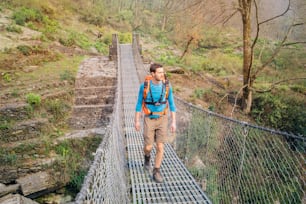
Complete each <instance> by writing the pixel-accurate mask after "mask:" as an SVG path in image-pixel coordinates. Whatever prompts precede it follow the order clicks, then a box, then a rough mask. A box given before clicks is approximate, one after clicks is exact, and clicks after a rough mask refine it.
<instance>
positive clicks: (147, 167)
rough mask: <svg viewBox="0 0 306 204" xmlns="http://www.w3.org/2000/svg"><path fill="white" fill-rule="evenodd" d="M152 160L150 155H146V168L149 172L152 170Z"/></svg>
mask: <svg viewBox="0 0 306 204" xmlns="http://www.w3.org/2000/svg"><path fill="white" fill-rule="evenodd" d="M150 158H151V156H150V155H149V156H147V155H145V161H144V168H145V170H147V171H150V170H151V164H150Z"/></svg>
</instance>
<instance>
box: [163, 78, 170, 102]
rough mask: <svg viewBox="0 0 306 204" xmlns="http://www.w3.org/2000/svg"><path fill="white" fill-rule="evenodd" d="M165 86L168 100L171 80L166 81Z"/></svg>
mask: <svg viewBox="0 0 306 204" xmlns="http://www.w3.org/2000/svg"><path fill="white" fill-rule="evenodd" d="M164 84H165V87H166V89H165V92H166V94H165V95H166V100H168V96H169V80H168V79H166V80H165V83H164Z"/></svg>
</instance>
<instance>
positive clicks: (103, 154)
mask: <svg viewBox="0 0 306 204" xmlns="http://www.w3.org/2000/svg"><path fill="white" fill-rule="evenodd" d="M140 49H141V48H140V45H139V36H138V35H134V36H133V43H132V44H119V43H118V39H117V36H116V35H114V36H113V45H112V47H111V48H110V55H111V56H110V57H111V58H112V59H113V60H114V61H116V62H117V67H118V73H117V77H118V80H117V90H116V96H115V103H114V110H113V114H112V117H111V119H110V124H109V126H108V127H107V131H106V134H105V137H104V138H103V141H102V143H101V144H100V146H99V147H98V149H97V151H96V154H95V158H94V161H93V163H92V165H91V167H90V169H89V171H88V174H87V176H86V177H85V180H84V183H83V185H82V189H81V191H80V192H79V193H78V195H77V197H76V199H75V203H118V204H119V203H305V201H306V200H305V199H306V198H305V178H306V176H305V152H306V151H305V148H306V144H305V143H306V141H305V137H302V136H295V135H291V134H288V133H284V132H278V131H275V130H271V129H266V128H263V127H258V126H254V125H250V124H247V123H245V122H241V121H237V120H233V119H231V118H227V117H224V116H222V115H218V114H215V113H213V112H209V111H206V110H203V109H200V108H198V107H196V106H193V105H191V104H188V103H186V102H184V101H182V100H180V99H178V98H176V99H175V100H176V104H177V106H178V112H177V115H178V118H177V126H178V132H177V137H176V142H175V143H173V144H168V143H167V144H166V145H165V155H164V160H163V163H162V167H161V170H162V174H163V177H164V182H163V183H155V182H154V181H153V179H152V175H151V174H149V173H148V172H146V171H145V170H144V168H143V162H144V156H143V138H142V132H141V131H140V132H136V131H135V130H134V114H135V104H136V100H137V95H138V88H139V84H140V80H139V79H140V78H143V77H144V75H145V74H146V71H145V68H144V65H143V63H142V60H141V56H140V52H139V50H140ZM154 153H155V149H153V154H152V155H154ZM153 160H154V159H153ZM187 165H188V166H189V168H188V169H187V167H186V166H187Z"/></svg>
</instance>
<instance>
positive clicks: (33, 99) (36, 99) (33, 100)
mask: <svg viewBox="0 0 306 204" xmlns="http://www.w3.org/2000/svg"><path fill="white" fill-rule="evenodd" d="M26 99H27V103H28V104H30V105H31V106H40V104H41V97H40V95H38V94H34V93H29V94H27V95H26Z"/></svg>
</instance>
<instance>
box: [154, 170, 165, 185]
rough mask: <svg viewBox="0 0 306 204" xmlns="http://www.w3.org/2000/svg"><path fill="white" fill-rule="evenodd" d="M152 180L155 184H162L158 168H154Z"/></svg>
mask: <svg viewBox="0 0 306 204" xmlns="http://www.w3.org/2000/svg"><path fill="white" fill-rule="evenodd" d="M153 179H154V181H155V182H156V183H162V182H163V177H162V175H161V174H160V171H159V168H154V170H153Z"/></svg>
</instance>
